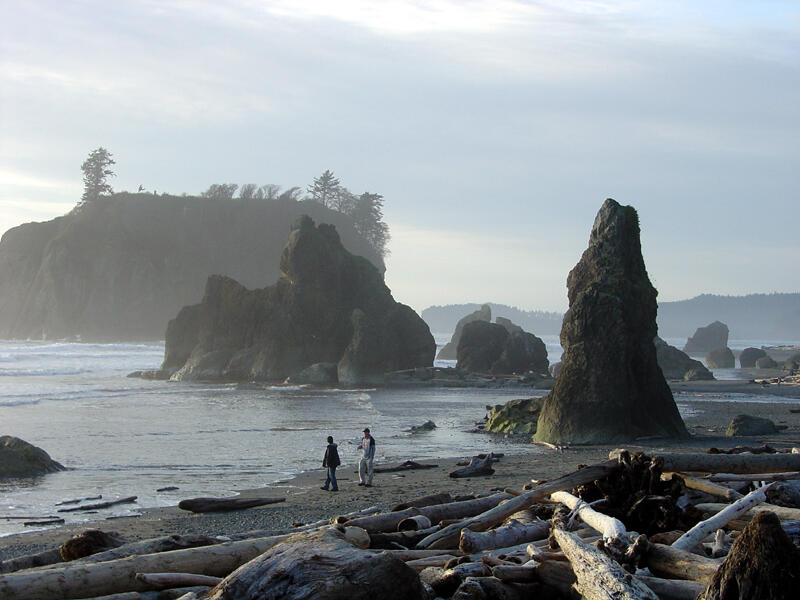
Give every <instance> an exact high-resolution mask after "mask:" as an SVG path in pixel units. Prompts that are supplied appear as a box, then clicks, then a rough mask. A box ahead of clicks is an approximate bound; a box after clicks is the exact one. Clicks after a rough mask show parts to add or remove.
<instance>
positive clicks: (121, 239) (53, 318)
mask: <svg viewBox="0 0 800 600" xmlns="http://www.w3.org/2000/svg"><path fill="white" fill-rule="evenodd" d="M301 214H309V215H310V216H311V217H312V218H314V219H316V220H318V221H320V222H325V223H331V224H333V225H335V226H336V228H337V231H339V233H340V235H341V237H342V243H343V244H344V246H345V247H346V248H347V249H348V250H350V251H351V252H353V253H354V254H358V255H360V256H365V257H367V258H368V259H369V260H370V261H371V262H372V263H373V264H374V265H376V266H377V267H378V269H379V270H380V271H381V272H382V271H383V262H382V260H381V258H380V257H379V256H378V255H377V254H376V253H375V251H374V250H373V249H372V248H371V246H369V244H368V243H367V242H366V241H365V240H364V239H363V238H361V237H360V236H359V235H358V234H357V233H356V231H355V229H354V228H353V224H352V220H351V219H350V218H349V217H347V216H345V215H342V214H340V213H337V212H334V211H332V210H328V209H326V208H323V207H322V206H320V205H318V204H315V203H312V202H296V201H294V200H288V199H279V200H273V201H267V200H242V199H232V200H214V199H209V198H197V197H177V196H166V195H162V196H155V195H152V194H128V193H121V194H115V195H113V196H110V197H108V198H105V197H104V198H102V199H101V201H99V202H96V203H92V204H90V205H87V206H86V207H85V208H84V209H83V210H81V211H80V212H77V213H76V212H73V213H70V214H68V215H66V216H63V217H59V218H57V219H53V220H52V221H48V222H45V223H27V224H25V225H20V226H19V227H15V228H13V229H10V230H9V231H7V232H6V233H5V234H4V235H3V237H2V241H0V338H23V339H25V338H31V339H62V338H76V337H80V338H81V339H82V340H84V341H86V340H99V341H108V340H153V339H162V338H163V337H164V331H165V330H166V326H167V322H168V321H169V319H170V318H172V317H173V316H174V315H175V314H176V313H177V312H178V310H179V309H180V308H181V307H182V306H185V305H187V304H190V303H193V302H196V301H197V298H199V297H200V296H201V295H202V293H203V289H204V286H205V283H206V280H207V279H208V277H209V275H212V274H223V275H227V276H229V277H232V278H234V279H236V280H237V281H240V282H242V283H243V284H244V285H246V286H248V287H260V286H264V285H267V284H268V283H270V282H272V281H275V279H276V278H277V277H278V259H279V257H280V254H281V251H282V249H283V245H284V243H285V241H286V235H287V232H288V231H289V227H290V225H291V224H292V222H293V221H294V220H295V219H296V218H297V217H298V216H300V215H301Z"/></svg>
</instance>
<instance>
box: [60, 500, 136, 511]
mask: <svg viewBox="0 0 800 600" xmlns="http://www.w3.org/2000/svg"><path fill="white" fill-rule="evenodd" d="M132 502H136V496H128V497H127V498H120V499H119V500H110V501H108V502H98V503H97V504H84V505H83V506H73V507H72V508H59V509H58V512H62V513H63V512H75V511H79V510H100V509H101V508H110V507H112V506H116V505H117V504H130V503H132Z"/></svg>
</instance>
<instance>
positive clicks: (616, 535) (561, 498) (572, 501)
mask: <svg viewBox="0 0 800 600" xmlns="http://www.w3.org/2000/svg"><path fill="white" fill-rule="evenodd" d="M550 498H551V499H552V500H555V501H556V502H560V503H562V504H563V505H564V506H566V507H567V508H569V509H570V510H574V511H576V512H577V513H578V516H579V517H580V518H581V520H582V521H583V522H584V523H586V524H587V525H588V526H589V527H591V528H592V529H594V530H595V531H597V532H599V533H601V534H602V535H603V539H604V540H606V541H609V540H621V539H622V538H623V537H625V536H626V534H627V529H626V528H625V524H624V523H623V522H622V521H620V520H619V519H615V518H614V517H609V516H608V515H604V514H603V513H600V512H597V511H596V510H595V509H593V508H592V507H591V506H589V505H588V504H586V502H584V501H583V500H581V499H580V498H578V497H576V496H573V495H572V494H570V493H569V492H564V491H561V492H555V493H554V494H550Z"/></svg>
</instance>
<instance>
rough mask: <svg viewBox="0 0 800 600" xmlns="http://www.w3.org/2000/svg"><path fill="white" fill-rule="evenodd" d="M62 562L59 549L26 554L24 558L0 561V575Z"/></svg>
mask: <svg viewBox="0 0 800 600" xmlns="http://www.w3.org/2000/svg"><path fill="white" fill-rule="evenodd" d="M62 562H64V559H63V558H61V551H60V549H59V548H53V549H52V550H45V551H43V552H37V553H36V554H26V555H24V556H17V557H16V558H9V559H8V560H4V561H0V573H13V572H14V571H21V570H23V569H32V568H34V567H41V566H44V565H52V564H57V563H62Z"/></svg>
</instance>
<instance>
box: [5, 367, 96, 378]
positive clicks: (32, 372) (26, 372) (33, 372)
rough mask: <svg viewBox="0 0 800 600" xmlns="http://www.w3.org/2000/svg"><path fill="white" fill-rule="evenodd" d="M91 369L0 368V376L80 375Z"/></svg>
mask: <svg viewBox="0 0 800 600" xmlns="http://www.w3.org/2000/svg"><path fill="white" fill-rule="evenodd" d="M90 371H91V369H64V368H61V369H58V368H52V369H0V377H50V376H55V375H81V374H83V373H89V372H90Z"/></svg>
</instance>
